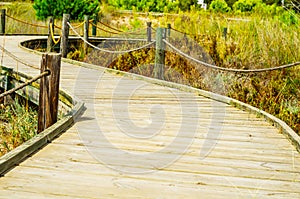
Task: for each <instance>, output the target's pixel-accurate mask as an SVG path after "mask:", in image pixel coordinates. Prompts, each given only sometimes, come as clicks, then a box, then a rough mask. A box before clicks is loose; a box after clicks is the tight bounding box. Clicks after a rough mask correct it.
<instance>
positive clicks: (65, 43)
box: [60, 14, 70, 58]
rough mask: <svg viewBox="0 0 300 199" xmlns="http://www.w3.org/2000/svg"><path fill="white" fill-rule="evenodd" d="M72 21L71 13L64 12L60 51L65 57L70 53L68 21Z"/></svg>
mask: <svg viewBox="0 0 300 199" xmlns="http://www.w3.org/2000/svg"><path fill="white" fill-rule="evenodd" d="M69 21H70V15H69V14H64V15H63V23H62V30H61V31H62V35H61V42H60V53H61V56H62V57H63V58H66V57H67V54H68V38H69V25H68V22H69Z"/></svg>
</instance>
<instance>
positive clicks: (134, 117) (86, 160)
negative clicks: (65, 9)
mask: <svg viewBox="0 0 300 199" xmlns="http://www.w3.org/2000/svg"><path fill="white" fill-rule="evenodd" d="M28 38H31V37H24V36H14V37H0V43H3V42H4V41H5V48H7V50H9V51H10V52H12V53H13V54H15V55H16V56H18V57H20V58H22V60H25V61H27V62H29V63H32V64H36V65H37V66H38V65H39V64H40V59H41V56H40V55H35V54H31V53H28V52H26V51H24V50H22V49H20V48H18V42H20V41H21V40H25V39H28ZM2 64H3V65H4V66H11V67H13V68H14V69H15V70H19V71H22V72H24V73H27V74H30V75H35V74H38V73H39V71H38V70H36V69H32V68H29V67H25V66H23V65H22V64H16V62H15V61H12V59H10V58H9V57H7V56H6V55H5V54H4V55H3V60H2ZM61 87H62V88H63V89H65V90H67V91H69V92H70V93H73V94H74V95H76V96H77V97H78V98H80V99H81V100H82V101H84V102H85V106H86V110H85V112H84V113H83V115H82V116H81V117H80V118H79V120H78V121H76V124H75V125H74V126H72V127H71V128H70V129H69V130H67V132H65V133H64V134H62V135H61V136H60V137H59V138H57V139H56V140H54V141H53V142H52V143H50V144H48V145H47V146H46V147H45V148H43V149H42V150H40V151H39V152H37V153H36V154H34V155H32V157H30V158H28V159H27V160H26V161H24V162H23V163H21V164H20V165H18V166H17V167H15V168H14V169H12V170H11V171H10V172H8V173H7V174H6V175H5V176H4V177H1V178H0V198H300V155H299V153H298V152H297V151H296V149H295V147H294V146H293V145H292V144H291V143H290V141H289V140H288V139H286V137H285V136H284V135H283V134H281V133H280V132H279V130H278V129H276V128H275V127H274V126H272V125H271V124H270V123H268V122H266V121H265V119H263V118H258V117H256V115H255V114H251V113H248V112H246V111H242V110H239V109H237V108H235V107H232V106H230V105H228V104H225V103H222V102H217V101H214V100H211V99H208V98H205V97H203V96H199V95H196V94H194V93H188V92H183V91H180V90H178V89H174V88H169V87H166V86H159V85H157V84H153V83H150V82H147V81H142V80H138V79H135V78H130V77H126V76H122V75H116V74H112V73H109V72H104V70H103V69H99V70H93V69H88V68H83V67H80V66H75V65H72V64H68V63H63V64H62V71H61Z"/></svg>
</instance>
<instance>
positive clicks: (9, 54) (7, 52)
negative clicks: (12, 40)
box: [0, 45, 40, 69]
mask: <svg viewBox="0 0 300 199" xmlns="http://www.w3.org/2000/svg"><path fill="white" fill-rule="evenodd" d="M0 49H1V50H2V51H3V52H5V53H6V54H7V55H8V56H9V57H11V58H13V59H14V60H15V61H17V62H20V63H22V64H24V65H25V66H29V67H31V68H35V69H40V68H39V67H37V66H34V65H31V64H28V63H26V62H24V61H22V60H21V59H19V58H18V57H16V56H15V55H13V54H12V53H11V52H9V51H8V50H6V49H5V48H4V47H3V46H1V45H0Z"/></svg>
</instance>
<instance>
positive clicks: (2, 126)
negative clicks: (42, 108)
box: [0, 100, 37, 155]
mask: <svg viewBox="0 0 300 199" xmlns="http://www.w3.org/2000/svg"><path fill="white" fill-rule="evenodd" d="M36 129H37V111H36V110H34V109H32V108H26V106H23V105H22V104H21V103H20V102H19V101H18V100H16V101H15V102H14V103H13V104H11V105H7V106H4V105H1V108H0V155H3V154H5V153H7V152H9V151H10V150H12V149H14V148H16V147H17V146H19V145H21V144H22V143H24V142H26V141H27V140H29V139H31V138H32V137H34V136H35V135H36Z"/></svg>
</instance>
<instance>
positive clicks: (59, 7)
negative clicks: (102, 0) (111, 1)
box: [33, 0, 100, 20]
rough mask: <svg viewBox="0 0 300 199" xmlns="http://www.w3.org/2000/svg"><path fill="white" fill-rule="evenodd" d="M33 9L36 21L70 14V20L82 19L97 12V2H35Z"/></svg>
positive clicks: (71, 0) (36, 0)
mask: <svg viewBox="0 0 300 199" xmlns="http://www.w3.org/2000/svg"><path fill="white" fill-rule="evenodd" d="M33 8H34V9H35V10H36V16H37V18H38V19H42V20H44V19H47V17H49V16H54V17H58V18H61V17H62V16H63V14H64V13H67V14H70V15H71V19H83V17H84V15H90V16H91V15H94V14H96V13H98V12H99V10H100V7H99V1H98V0H57V1H52V0H35V1H34V4H33Z"/></svg>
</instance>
